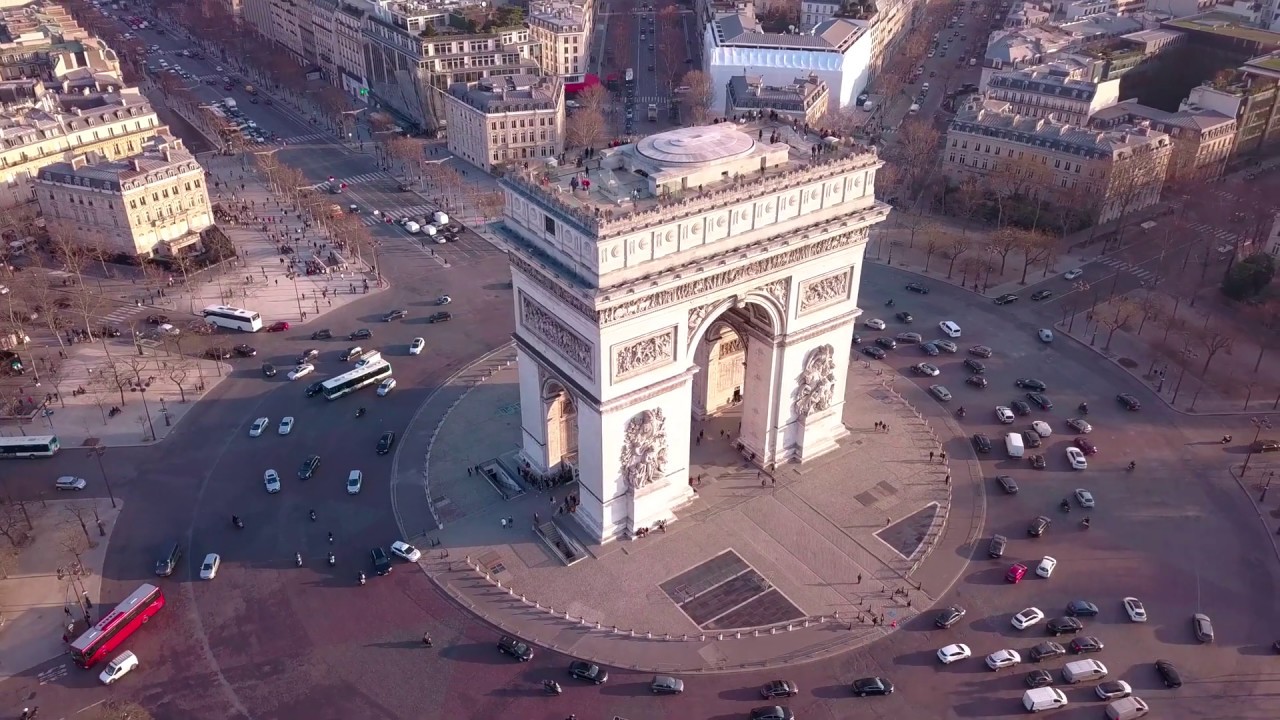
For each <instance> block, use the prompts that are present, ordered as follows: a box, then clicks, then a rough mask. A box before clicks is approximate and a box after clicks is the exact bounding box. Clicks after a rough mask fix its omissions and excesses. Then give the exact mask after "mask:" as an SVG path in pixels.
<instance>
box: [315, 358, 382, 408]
mask: <svg viewBox="0 0 1280 720" xmlns="http://www.w3.org/2000/svg"><path fill="white" fill-rule="evenodd" d="M388 377H391V363H389V362H387V361H386V360H382V359H378V360H371V361H369V362H367V363H365V364H364V365H361V366H360V367H358V368H356V369H355V370H352V371H351V372H348V373H343V374H341V375H339V376H338V377H335V378H330V379H328V380H325V381H324V382H323V383H321V384H320V388H321V392H323V393H324V396H325V398H327V399H329V400H337V399H338V398H340V397H342V396H343V395H346V394H347V393H349V392H353V391H355V390H359V389H360V388H362V387H364V386H365V385H370V384H373V383H376V382H378V381H379V380H382V379H383V378H388Z"/></svg>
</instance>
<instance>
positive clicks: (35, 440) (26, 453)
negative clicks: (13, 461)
mask: <svg viewBox="0 0 1280 720" xmlns="http://www.w3.org/2000/svg"><path fill="white" fill-rule="evenodd" d="M59 447H61V446H60V445H59V444H58V438H57V436H54V435H25V436H23V437H0V458H35V457H53V454H54V453H56V452H58V448H59Z"/></svg>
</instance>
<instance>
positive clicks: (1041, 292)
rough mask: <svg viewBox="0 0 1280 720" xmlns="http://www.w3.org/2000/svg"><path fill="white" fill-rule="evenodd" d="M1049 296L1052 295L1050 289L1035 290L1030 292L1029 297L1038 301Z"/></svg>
mask: <svg viewBox="0 0 1280 720" xmlns="http://www.w3.org/2000/svg"><path fill="white" fill-rule="evenodd" d="M1051 297H1053V291H1052V290H1037V291H1035V292H1034V293H1031V299H1032V300H1034V301H1035V302H1040V301H1041V300H1048V299H1049V298H1051Z"/></svg>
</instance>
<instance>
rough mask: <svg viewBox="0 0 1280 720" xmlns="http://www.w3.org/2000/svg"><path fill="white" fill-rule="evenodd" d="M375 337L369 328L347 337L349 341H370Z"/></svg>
mask: <svg viewBox="0 0 1280 720" xmlns="http://www.w3.org/2000/svg"><path fill="white" fill-rule="evenodd" d="M371 337H373V332H372V331H371V330H369V329H368V328H360V329H359V330H357V331H355V332H353V333H351V334H350V335H348V336H347V339H348V340H368V339H369V338H371Z"/></svg>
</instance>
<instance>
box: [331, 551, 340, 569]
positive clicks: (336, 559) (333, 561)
mask: <svg viewBox="0 0 1280 720" xmlns="http://www.w3.org/2000/svg"><path fill="white" fill-rule="evenodd" d="M337 564H338V558H336V557H334V556H333V553H329V567H333V566H334V565H337Z"/></svg>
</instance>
